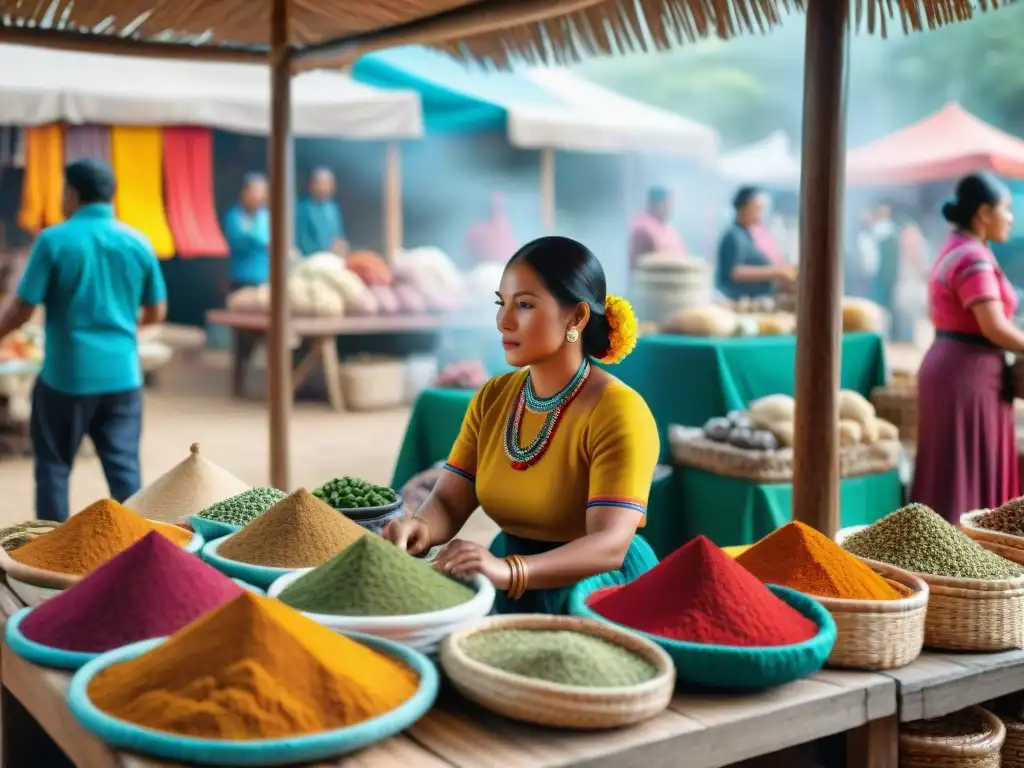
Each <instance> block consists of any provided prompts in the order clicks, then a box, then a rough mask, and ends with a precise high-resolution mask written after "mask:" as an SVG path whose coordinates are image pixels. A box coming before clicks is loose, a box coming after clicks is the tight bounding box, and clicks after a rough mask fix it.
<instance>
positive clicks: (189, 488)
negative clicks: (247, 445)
mask: <svg viewBox="0 0 1024 768" xmlns="http://www.w3.org/2000/svg"><path fill="white" fill-rule="evenodd" d="M247 490H249V485H248V484H246V483H244V482H242V481H241V480H239V479H238V478H237V477H235V476H234V475H232V474H231V473H230V472H228V471H227V470H226V469H223V468H222V467H219V466H217V465H216V464H214V463H213V462H212V461H209V460H208V459H206V458H205V457H204V456H203V455H202V454H200V452H199V443H193V444H192V446H191V447H190V448H189V455H188V457H187V458H186V459H185V460H184V461H182V462H180V463H179V464H177V465H176V466H174V467H172V468H171V469H170V470H168V471H167V472H165V473H164V474H162V475H161V476H160V477H158V478H157V479H156V480H154V481H153V482H152V483H150V484H149V485H147V486H146V487H145V488H143V489H142V490H140V491H139V492H138V493H136V494H135V495H134V496H132V497H131V498H129V499H128V500H127V501H125V502H124V505H125V506H126V507H128V508H129V509H132V510H134V511H136V512H138V513H139V514H140V515H142V516H143V517H145V518H148V519H150V520H160V521H161V522H165V523H184V522H185V521H186V520H187V519H188V516H189V515H197V514H199V513H200V512H202V511H203V510H204V509H206V508H208V507H211V506H213V505H214V504H216V503H217V502H218V501H224V499H227V498H230V497H232V496H235V495H237V494H239V493H242V492H243V491H247Z"/></svg>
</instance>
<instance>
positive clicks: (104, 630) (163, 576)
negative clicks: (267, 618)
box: [20, 531, 242, 653]
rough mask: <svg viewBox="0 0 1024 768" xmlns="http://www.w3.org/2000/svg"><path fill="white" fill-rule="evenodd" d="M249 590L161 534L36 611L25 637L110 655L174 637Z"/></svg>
mask: <svg viewBox="0 0 1024 768" xmlns="http://www.w3.org/2000/svg"><path fill="white" fill-rule="evenodd" d="M241 592H242V588H241V587H239V586H238V585H237V584H235V583H234V582H233V581H231V579H229V578H227V577H226V576H224V575H222V574H221V573H219V572H218V571H216V570H214V569H213V568H211V567H210V566H209V565H207V564H206V563H204V562H203V561H202V560H200V559H199V558H198V557H196V556H195V555H191V554H189V553H187V552H186V551H185V550H183V549H182V548H181V547H179V546H177V545H175V544H173V543H171V541H169V540H168V539H167V538H165V537H164V536H161V535H160V534H159V533H156V532H155V531H154V532H152V533H150V534H148V535H147V536H146V537H145V538H144V539H141V540H140V541H138V542H136V543H135V544H133V545H132V546H131V547H129V548H128V549H126V550H125V551H124V552H122V553H121V554H120V555H118V556H117V557H115V558H113V559H112V560H110V561H108V562H107V563H105V564H104V565H102V566H100V567H99V568H97V569H96V570H95V571H93V572H92V573H90V574H89V575H88V576H86V577H85V578H84V579H82V580H81V581H80V582H78V583H77V584H76V585H75V586H73V587H70V588H69V589H67V590H65V591H64V592H61V593H60V594H59V595H57V596H56V597H53V598H51V599H50V600H47V601H46V602H45V603H42V604H41V605H39V606H38V607H36V608H34V609H33V610H32V611H30V612H29V613H28V614H27V615H26V616H25V618H24V620H23V621H22V622H21V626H20V629H21V633H22V634H23V635H24V636H25V637H26V638H28V639H29V640H31V641H33V642H36V643H39V644H40V645H45V646H49V647H50V648H59V649H61V650H65V651H78V652H82V653H103V652H105V651H109V650H112V649H114V648H120V647H121V646H124V645H128V644H130V643H135V642H138V641H140V640H150V639H152V638H155V637H165V636H167V635H172V634H174V633H175V632H177V631H178V630H179V629H181V628H182V627H184V626H185V625H186V624H190V623H191V622H193V621H194V620H195V619H197V618H199V617H200V616H202V615H203V614H205V613H208V612H209V611H212V610H213V609H215V608H219V607H220V606H221V605H223V604H224V603H227V602H229V601H231V600H233V599H234V598H236V597H238V595H239V594H241Z"/></svg>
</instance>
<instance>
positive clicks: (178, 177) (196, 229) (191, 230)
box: [164, 127, 228, 258]
mask: <svg viewBox="0 0 1024 768" xmlns="http://www.w3.org/2000/svg"><path fill="white" fill-rule="evenodd" d="M164 184H165V187H166V191H167V222H168V223H169V224H170V225H171V232H172V233H173V234H174V243H175V245H176V246H177V249H178V255H179V256H183V257H185V258H190V257H195V256H217V257H224V256H227V255H228V244H227V241H225V240H224V235H223V233H222V232H221V230H220V224H219V223H218V221H217V211H216V209H215V207H214V203H213V132H212V131H210V129H208V128H197V127H181V128H164Z"/></svg>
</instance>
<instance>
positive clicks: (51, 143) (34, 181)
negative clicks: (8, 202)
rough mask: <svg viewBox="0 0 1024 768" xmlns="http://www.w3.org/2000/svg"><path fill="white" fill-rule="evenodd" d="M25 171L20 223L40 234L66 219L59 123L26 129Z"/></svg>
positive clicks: (61, 139)
mask: <svg viewBox="0 0 1024 768" xmlns="http://www.w3.org/2000/svg"><path fill="white" fill-rule="evenodd" d="M24 141H25V170H24V175H23V177H22V184H21V208H20V210H19V211H18V224H19V225H20V226H21V228H22V229H24V230H25V231H26V232H31V233H32V234H38V233H39V231H40V230H41V229H43V227H48V226H52V225H54V224H60V223H61V222H62V221H64V206H63V195H64V135H63V131H62V130H61V127H60V126H59V125H41V126H36V127H33V128H26V129H25V136H24Z"/></svg>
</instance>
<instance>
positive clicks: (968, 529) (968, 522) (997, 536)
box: [960, 509, 1024, 565]
mask: <svg viewBox="0 0 1024 768" xmlns="http://www.w3.org/2000/svg"><path fill="white" fill-rule="evenodd" d="M988 511H989V510H987V509H977V510H975V511H973V512H965V513H964V514H962V515H960V529H961V530H962V531H963V532H964V533H966V534H967V535H968V536H970V537H971V538H972V539H974V540H975V541H976V542H978V543H979V544H981V546H983V547H984V548H985V549H987V550H989V551H991V552H995V553H996V554H997V555H1000V556H1001V557H1005V558H1006V559H1007V560H1012V561H1013V562H1015V563H1017V564H1018V565H1024V536H1014V535H1013V534H1012V533H1003V532H1002V531H993V530H992V529H991V528H982V527H980V526H979V525H978V524H977V523H976V522H975V521H976V520H977V519H978V518H979V517H981V516H982V515H984V514H985V513H987V512H988Z"/></svg>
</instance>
